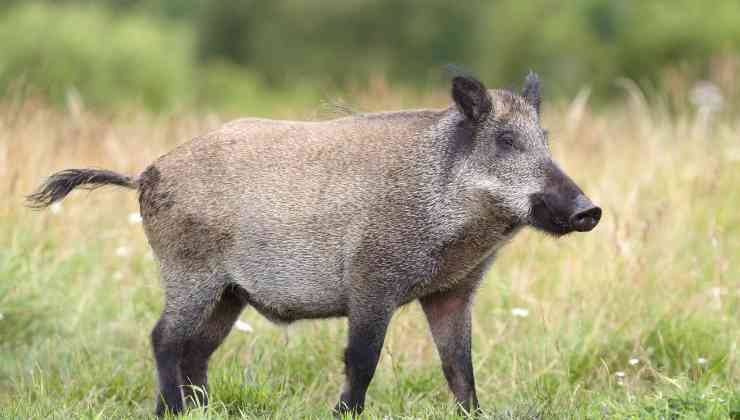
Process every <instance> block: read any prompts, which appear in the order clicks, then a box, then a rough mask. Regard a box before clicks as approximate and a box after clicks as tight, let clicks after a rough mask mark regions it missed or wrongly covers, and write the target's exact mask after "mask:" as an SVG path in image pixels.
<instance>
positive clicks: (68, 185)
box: [26, 169, 137, 209]
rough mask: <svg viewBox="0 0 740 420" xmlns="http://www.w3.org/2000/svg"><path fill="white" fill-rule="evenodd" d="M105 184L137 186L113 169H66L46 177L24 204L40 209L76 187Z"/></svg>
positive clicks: (134, 182) (91, 187)
mask: <svg viewBox="0 0 740 420" xmlns="http://www.w3.org/2000/svg"><path fill="white" fill-rule="evenodd" d="M105 185H118V186H119V187H126V188H132V189H136V188H137V183H136V180H134V179H133V178H131V177H128V176H125V175H121V174H118V173H115V172H113V171H107V170H105V169H66V170H63V171H59V172H57V173H55V174H53V175H51V176H50V177H48V178H47V179H46V180H45V181H44V183H43V184H41V186H40V187H39V188H38V189H37V190H36V192H34V193H33V194H31V195H29V196H27V197H26V205H27V206H28V207H31V208H36V209H41V208H44V207H47V206H49V205H51V204H52V203H55V202H57V201H59V200H61V199H63V198H64V197H66V196H67V194H69V193H70V192H71V191H72V190H73V189H75V188H77V187H81V188H84V189H87V190H94V189H96V188H99V187H102V186H105Z"/></svg>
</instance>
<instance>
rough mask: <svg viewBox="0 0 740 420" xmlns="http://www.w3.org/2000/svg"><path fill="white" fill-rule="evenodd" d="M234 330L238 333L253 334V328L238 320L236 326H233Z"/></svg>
mask: <svg viewBox="0 0 740 420" xmlns="http://www.w3.org/2000/svg"><path fill="white" fill-rule="evenodd" d="M234 328H236V329H237V330H239V331H242V332H245V333H251V332H254V328H252V326H251V325H249V323H247V322H244V321H242V320H241V319H238V320H237V321H236V324H234Z"/></svg>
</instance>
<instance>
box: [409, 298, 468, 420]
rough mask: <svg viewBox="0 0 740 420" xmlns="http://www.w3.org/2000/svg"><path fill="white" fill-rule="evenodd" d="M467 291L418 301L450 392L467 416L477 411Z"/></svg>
mask: <svg viewBox="0 0 740 420" xmlns="http://www.w3.org/2000/svg"><path fill="white" fill-rule="evenodd" d="M471 300H472V291H471V290H452V291H448V292H443V293H437V294H434V295H430V296H427V297H425V298H422V299H420V301H421V306H422V308H423V309H424V313H425V314H426V317H427V320H428V321H429V328H430V329H431V331H432V336H433V337H434V342H435V344H436V345H437V351H438V352H439V357H440V359H441V360H442V370H443V371H444V374H445V378H447V383H448V384H449V386H450V390H451V391H452V393H453V394H454V395H455V399H456V400H457V402H458V404H460V406H461V407H462V408H463V409H464V410H465V411H466V412H468V413H470V412H474V411H477V410H478V409H479V405H478V398H477V397H476V394H475V379H474V378H473V363H472V360H471V357H470V349H471V343H470V306H471Z"/></svg>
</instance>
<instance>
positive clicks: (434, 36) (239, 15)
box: [0, 0, 740, 110]
mask: <svg viewBox="0 0 740 420" xmlns="http://www.w3.org/2000/svg"><path fill="white" fill-rule="evenodd" d="M0 13H1V15H0V57H2V58H1V59H0V89H2V90H3V91H5V92H7V91H8V90H9V89H17V86H18V85H19V83H20V84H21V85H22V86H23V87H24V89H29V90H33V91H34V92H36V93H40V94H43V95H45V96H47V97H48V98H50V99H51V100H53V101H56V102H60V101H64V100H67V96H68V92H69V91H70V90H72V91H77V92H79V93H80V95H81V96H82V98H84V100H86V101H89V102H91V103H94V104H102V105H120V104H128V103H131V102H135V103H141V104H144V105H146V106H147V107H149V108H151V109H156V110H160V109H169V108H172V107H174V106H208V107H214V108H217V109H221V108H230V107H231V108H235V109H240V110H253V109H255V108H257V107H258V105H260V106H259V107H260V108H261V109H263V107H262V106H261V103H262V102H264V101H266V102H268V103H270V102H271V101H273V100H271V99H269V97H270V96H272V95H273V94H274V95H276V98H277V99H278V100H281V101H286V100H287V101H299V102H300V101H304V102H305V101H314V102H315V101H317V100H318V99H320V98H321V97H325V96H326V95H327V93H330V92H340V91H342V90H346V89H351V88H353V87H362V86H366V85H367V84H368V83H372V80H373V79H378V78H379V79H382V80H387V81H388V82H389V83H391V84H392V85H393V86H399V87H408V88H409V89H412V90H416V91H423V90H425V89H428V88H429V87H430V86H436V85H439V84H440V78H441V76H442V75H443V71H442V68H443V66H444V65H445V64H447V63H456V64H459V65H461V66H463V67H464V68H466V69H469V70H470V71H472V72H474V73H476V74H478V75H479V76H480V77H481V78H482V79H483V80H485V81H486V82H488V83H489V84H490V85H491V86H512V85H518V84H519V81H520V80H521V77H522V75H523V74H524V73H525V72H526V71H527V70H528V69H530V68H533V69H536V70H537V71H538V72H540V74H541V75H542V76H543V78H544V80H546V81H547V87H548V92H549V93H550V94H554V95H572V94H574V93H575V92H577V91H578V90H579V89H581V88H583V87H590V88H592V91H593V93H594V94H595V96H596V97H597V98H600V99H610V98H613V97H614V95H615V93H617V92H618V90H617V85H616V84H615V80H616V79H618V78H621V77H626V78H629V79H632V80H636V81H637V82H638V83H640V84H641V85H642V86H644V87H648V88H651V89H654V90H656V91H657V90H660V89H661V88H665V87H666V86H667V85H668V84H670V81H671V78H672V77H673V76H675V75H676V74H680V75H682V77H687V78H691V79H697V78H706V77H710V76H711V63H712V61H711V60H712V59H714V58H717V57H723V56H737V51H738V47H740V25H738V24H737V22H736V20H737V18H738V16H740V3H739V2H737V1H734V0H715V1H714V2H712V4H711V7H710V6H708V5H707V4H705V3H703V2H696V1H693V0H672V1H668V0H651V1H636V0H624V1H609V0H577V1H572V2H558V1H553V0H532V1H527V2H521V1H514V0H500V1H490V2H489V1H477V0H474V1H471V2H466V3H465V6H464V7H463V5H462V4H461V3H460V2H450V1H447V0H424V1H422V0H407V1H395V0H373V1H371V0H324V1H322V2H319V3H314V2H305V1H302V0H283V1H275V2H264V1H256V0H252V1H239V0H222V1H197V0H102V1H97V0H96V1H92V0H62V1H54V2H50V1H48V2H38V1H37V2H34V1H18V0H6V2H4V3H3V6H0Z"/></svg>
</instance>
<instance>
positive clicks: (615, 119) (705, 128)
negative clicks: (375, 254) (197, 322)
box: [0, 83, 740, 419]
mask: <svg viewBox="0 0 740 420" xmlns="http://www.w3.org/2000/svg"><path fill="white" fill-rule="evenodd" d="M353 103H355V104H356V105H357V106H358V107H359V108H361V109H364V110H379V109H395V108H399V107H419V106H437V107H438V106H443V105H445V104H446V103H447V98H446V94H445V92H436V93H434V94H430V95H427V96H418V97H410V96H406V95H402V94H395V93H393V92H390V91H389V90H388V89H387V88H384V86H383V84H382V83H379V84H377V85H376V86H371V87H370V88H369V89H368V90H367V91H366V92H364V93H356V94H355V95H354V96H353ZM674 108H675V107H671V106H668V105H666V103H665V101H661V100H660V99H659V98H658V99H648V98H646V97H645V95H643V94H642V92H641V91H640V90H639V89H637V88H634V87H631V88H628V89H627V90H626V91H625V95H624V98H623V99H621V100H619V101H617V102H616V103H615V105H613V106H609V107H603V108H600V109H598V110H594V109H593V108H592V107H591V106H590V105H589V102H588V100H587V95H586V94H585V93H584V94H582V95H579V96H577V97H575V99H572V100H563V101H558V102H555V103H547V104H546V107H545V110H544V119H545V126H546V128H547V129H548V130H549V131H550V138H551V144H552V148H553V154H554V155H555V157H556V159H557V160H558V161H559V162H560V163H561V165H562V166H563V167H564V168H565V170H566V171H567V172H568V173H569V174H570V175H571V176H572V177H573V178H574V179H575V180H576V181H577V182H578V183H579V184H580V185H581V186H582V187H583V189H584V190H585V191H586V192H587V193H588V194H589V196H590V197H591V198H592V199H593V200H594V201H595V202H597V203H599V204H600V205H601V206H602V208H603V209H604V217H603V219H602V222H601V224H600V225H599V226H598V227H597V228H596V229H595V230H594V231H593V232H591V233H589V234H573V235H569V236H566V237H564V238H560V239H554V238H551V237H548V236H546V235H543V234H540V233H536V232H534V231H531V230H526V231H525V232H523V233H522V234H520V235H519V236H518V237H516V238H515V240H513V241H512V243H511V244H510V245H509V246H508V247H506V248H504V250H503V251H502V252H501V253H500V256H499V259H498V262H497V263H496V264H495V265H494V266H493V267H492V269H491V270H490V272H489V273H488V274H487V278H486V279H485V282H484V284H483V287H482V289H481V290H480V292H479V294H478V295H477V300H476V303H475V307H474V319H473V330H474V338H473V358H474V366H475V369H476V380H477V386H478V395H479V398H480V400H481V405H482V406H483V408H484V410H485V412H484V414H483V415H482V416H481V418H484V419H485V418H491V419H520V418H531V419H549V418H593V419H600V418H646V419H679V418H680V419H684V418H686V419H724V418H740V365H739V360H738V331H739V330H740V317H739V316H738V310H739V309H740V265H739V264H738V256H739V255H740V211H738V209H739V208H740V189H739V188H738V186H739V185H740V142H739V141H738V139H740V120H739V119H738V118H737V114H735V115H733V114H732V113H729V112H728V113H721V112H720V113H717V114H711V113H710V114H706V113H702V112H695V110H693V109H692V108H691V107H686V108H683V109H678V110H677V109H674ZM233 116H235V115H225V114H214V113H200V114H197V115H196V114H191V113H188V112H184V111H177V112H175V113H171V114H152V113H149V112H145V111H139V110H137V109H133V108H132V109H124V110H117V111H114V112H105V113H104V112H97V111H94V110H91V109H87V108H86V107H85V106H84V105H83V104H82V103H81V102H79V101H75V100H74V98H71V99H70V100H68V101H67V104H66V106H64V107H62V108H59V107H53V106H48V105H46V104H45V103H44V102H43V101H41V100H37V99H34V98H25V97H23V98H21V97H19V98H17V99H14V98H12V97H9V98H8V99H6V100H5V101H4V102H2V103H1V104H0V197H2V199H0V417H1V418H8V419H11V418H13V419H27V418H55V419H68V418H89V419H93V418H94V419H98V418H148V417H151V416H152V414H151V413H152V412H153V408H154V406H153V404H154V396H155V391H156V379H155V374H154V364H153V360H152V357H151V350H150V347H149V331H150V329H151V328H152V326H153V325H154V323H155V321H156V319H157V318H158V316H159V311H160V310H161V307H162V291H161V288H160V286H159V279H158V274H157V263H156V261H155V260H154V259H153V257H152V255H151V253H150V250H149V248H148V245H147V243H146V238H145V236H144V234H143V230H142V228H141V225H140V221H139V219H138V218H137V214H138V213H137V212H138V207H137V200H136V194H135V193H133V192H131V191H128V190H118V189H114V188H107V189H101V190H98V191H95V192H93V193H87V192H84V191H83V192H75V193H73V194H71V195H70V196H69V197H68V198H67V200H65V201H64V202H63V204H61V206H55V207H52V208H50V209H47V210H45V211H41V212H39V211H33V210H30V209H28V208H25V207H24V206H23V201H24V195H26V194H28V193H30V192H31V191H32V190H33V189H34V188H35V187H36V186H37V185H38V183H39V182H40V181H41V180H42V179H43V178H44V177H45V176H47V175H49V174H50V173H52V172H53V171H56V170H60V169H64V168H72V167H100V168H108V169H112V170H116V171H119V172H123V173H127V174H137V173H138V172H140V171H141V170H143V169H144V168H145V167H146V165H147V164H148V163H150V162H151V161H152V160H154V159H155V158H156V157H157V156H159V155H161V154H163V153H165V152H166V151H168V150H170V149H171V148H172V147H174V146H175V145H176V144H178V143H181V142H184V141H186V140H188V139H189V138H192V137H193V136H195V135H197V134H199V133H202V132H204V131H206V130H208V129H210V128H213V127H216V126H217V125H219V124H220V123H222V122H225V121H226V120H228V119H229V118H231V117H233ZM264 116H271V117H293V118H327V117H328V115H327V113H326V112H324V111H323V110H322V107H321V105H320V104H318V103H317V104H314V105H313V106H303V105H302V106H296V107H285V108H281V109H279V110H277V111H274V112H273V111H271V112H270V113H269V115H264ZM241 319H242V321H243V322H245V323H248V324H249V325H250V326H251V329H252V331H243V330H242V329H235V330H234V331H233V332H232V333H231V335H230V336H229V338H228V339H227V340H226V342H225V344H224V345H223V346H222V347H221V348H220V349H219V350H218V352H217V353H216V354H215V356H214V357H213V359H212V361H211V370H210V372H211V375H210V383H211V390H210V398H211V404H210V406H209V407H208V409H202V408H198V409H194V410H192V411H190V412H189V413H188V414H187V415H186V416H185V417H183V418H187V419H191V418H192V419H200V418H204V419H216V418H245V419H246V418H250V419H251V418H269V419H294V418H317V419H318V418H331V414H330V411H329V410H330V408H331V407H332V406H333V404H334V403H335V401H336V398H337V397H338V395H339V390H340V388H341V384H342V381H343V372H342V371H343V366H342V361H341V353H342V350H343V348H344V345H345V336H346V326H345V321H344V320H330V321H311V322H298V323H295V324H293V325H290V326H288V327H280V326H276V325H273V324H270V323H269V322H268V321H266V320H264V319H263V318H261V317H260V316H259V315H258V314H257V313H256V312H255V311H254V310H251V309H249V308H248V309H247V310H246V311H245V312H244V314H243V315H242V318H241ZM243 329H245V328H243ZM455 413H456V412H455V407H454V406H453V404H452V397H451V394H450V393H449V391H448V389H447V384H446V383H445V380H444V377H443V376H442V372H441V370H440V368H439V361H438V358H437V355H436V352H435V349H434V346H433V344H432V341H431V337H430V335H429V333H428V329H427V326H426V322H425V320H424V319H423V316H422V313H421V310H420V308H419V307H418V305H417V304H415V303H414V304H410V305H408V306H407V307H404V308H402V309H401V310H399V311H398V313H397V314H396V315H395V317H394V319H393V322H392V323H391V327H390V331H389V334H388V337H387V339H386V343H385V346H384V350H383V353H382V358H381V362H380V365H379V368H378V370H377V373H376V375H375V379H374V380H373V382H372V384H371V386H370V389H369V393H368V403H367V409H366V413H365V414H364V416H363V418H368V419H375V418H378V419H380V418H388V419H391V418H393V419H412V418H413V419H426V418H448V417H454V416H455V415H456V414H455Z"/></svg>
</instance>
